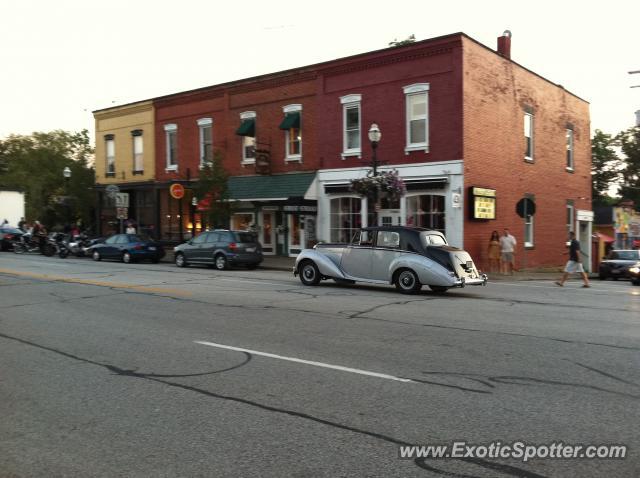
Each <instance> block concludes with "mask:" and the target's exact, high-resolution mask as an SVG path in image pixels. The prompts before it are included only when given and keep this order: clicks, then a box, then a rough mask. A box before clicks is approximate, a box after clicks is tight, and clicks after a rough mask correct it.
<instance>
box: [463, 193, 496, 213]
mask: <svg viewBox="0 0 640 478" xmlns="http://www.w3.org/2000/svg"><path fill="white" fill-rule="evenodd" d="M469 193H470V196H471V201H470V203H471V218H472V219H484V220H486V219H495V218H496V190H495V189H489V188H478V187H471V188H469Z"/></svg>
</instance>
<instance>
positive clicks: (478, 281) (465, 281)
mask: <svg viewBox="0 0 640 478" xmlns="http://www.w3.org/2000/svg"><path fill="white" fill-rule="evenodd" d="M488 280H489V277H487V274H481V275H480V277H477V278H471V279H470V278H468V277H461V278H460V279H458V280H457V281H456V282H455V285H454V287H465V286H468V285H487V281H488Z"/></svg>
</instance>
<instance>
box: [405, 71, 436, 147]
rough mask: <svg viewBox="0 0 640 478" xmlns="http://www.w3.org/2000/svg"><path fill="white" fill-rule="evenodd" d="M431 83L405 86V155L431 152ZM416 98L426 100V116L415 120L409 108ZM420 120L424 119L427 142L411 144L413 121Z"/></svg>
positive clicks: (417, 117)
mask: <svg viewBox="0 0 640 478" xmlns="http://www.w3.org/2000/svg"><path fill="white" fill-rule="evenodd" d="M429 89H430V85H429V83H414V84H413V85H409V86H405V87H404V88H403V91H404V96H405V100H404V109H405V130H406V146H405V148H404V153H405V154H409V152H410V151H424V152H425V153H428V152H429ZM415 96H424V99H425V114H424V117H422V115H421V116H416V117H415V118H413V117H412V116H411V108H410V107H409V102H410V100H411V98H413V97H415ZM412 119H413V120H419V119H424V120H425V122H424V127H425V132H424V138H425V141H424V142H421V143H412V142H411V120H412Z"/></svg>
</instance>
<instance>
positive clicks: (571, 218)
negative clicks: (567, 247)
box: [566, 202, 576, 240]
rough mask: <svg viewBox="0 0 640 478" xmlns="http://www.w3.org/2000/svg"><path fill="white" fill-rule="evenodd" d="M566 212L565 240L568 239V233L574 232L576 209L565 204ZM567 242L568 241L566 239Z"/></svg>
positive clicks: (568, 203) (569, 204) (571, 204)
mask: <svg viewBox="0 0 640 478" xmlns="http://www.w3.org/2000/svg"><path fill="white" fill-rule="evenodd" d="M566 212H567V219H568V222H567V238H568V237H569V233H570V232H575V229H576V227H575V221H576V207H575V205H574V204H573V203H570V202H567V207H566ZM567 240H568V239H567Z"/></svg>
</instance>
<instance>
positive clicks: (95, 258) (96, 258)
mask: <svg viewBox="0 0 640 478" xmlns="http://www.w3.org/2000/svg"><path fill="white" fill-rule="evenodd" d="M91 257H92V258H93V260H94V261H100V260H102V257H101V256H100V253H99V252H98V251H93V254H91Z"/></svg>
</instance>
